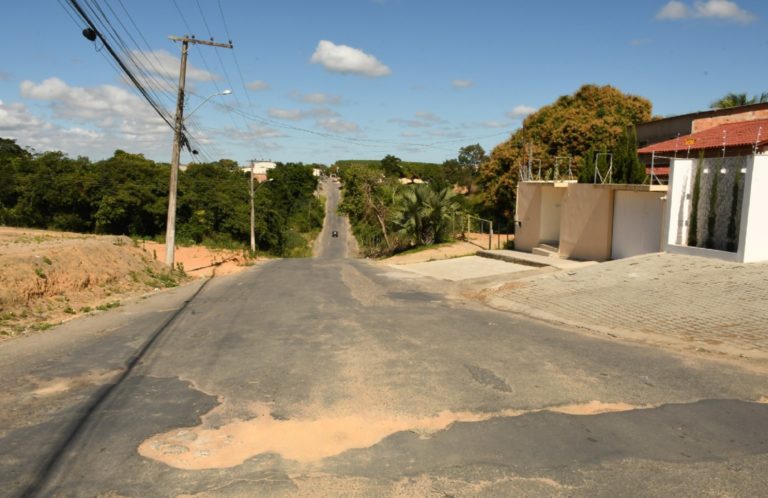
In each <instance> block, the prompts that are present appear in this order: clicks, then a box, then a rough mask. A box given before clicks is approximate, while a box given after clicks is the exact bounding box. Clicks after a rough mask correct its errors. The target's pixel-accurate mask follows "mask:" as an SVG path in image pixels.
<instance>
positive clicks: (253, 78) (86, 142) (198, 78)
mask: <svg viewBox="0 0 768 498" xmlns="http://www.w3.org/2000/svg"><path fill="white" fill-rule="evenodd" d="M79 3H80V4H81V5H82V6H83V7H84V8H85V9H86V11H87V12H92V13H93V15H92V17H93V16H95V15H96V14H95V13H98V12H99V8H100V9H101V11H102V12H103V13H104V16H105V17H106V18H108V19H109V20H110V22H111V24H112V26H113V28H114V29H115V30H116V31H117V32H118V33H120V36H121V37H122V39H123V40H124V41H125V42H126V48H127V49H129V50H134V51H135V50H141V53H137V52H135V54H136V56H137V57H138V58H140V60H142V61H145V65H146V66H147V70H148V72H149V73H152V74H151V80H149V81H150V83H151V84H149V85H148V86H150V87H153V91H155V92H156V95H157V96H158V100H159V101H160V103H161V104H162V105H163V106H164V108H166V109H167V110H168V112H171V113H172V112H173V109H174V105H175V94H174V93H173V92H172V87H173V86H175V84H176V79H177V74H178V57H179V50H180V47H179V44H178V43H173V42H171V41H169V40H168V39H167V37H168V35H184V34H195V35H197V36H198V38H209V37H210V36H213V37H214V38H215V39H216V40H217V41H226V40H227V39H228V36H231V37H232V41H233V43H234V46H235V48H234V50H226V49H216V48H211V47H193V48H192V49H191V50H190V57H189V65H190V67H189V72H188V79H187V82H188V88H189V89H190V94H189V95H188V102H187V111H191V110H192V109H194V108H195V107H196V106H197V105H198V104H200V102H202V100H203V99H204V98H205V97H207V96H209V95H211V94H214V93H216V92H219V91H222V90H224V89H231V90H232V91H233V94H232V95H229V96H217V97H214V98H212V99H211V100H210V101H209V102H208V103H206V104H205V105H203V106H202V107H200V108H199V109H198V110H197V111H195V113H194V114H193V115H192V116H190V117H189V120H188V122H187V125H188V128H189V130H190V135H191V137H192V139H193V143H194V145H195V147H196V148H197V149H198V150H199V151H200V154H199V155H198V156H197V159H198V160H206V159H219V158H222V157H226V158H231V159H235V160H237V161H238V162H241V163H245V162H246V161H247V160H248V159H251V158H264V159H267V158H269V159H273V160H277V161H304V162H323V163H326V164H328V163H332V162H333V161H335V160H338V159H350V158H370V159H380V158H382V157H384V156H385V155H386V154H394V155H397V156H398V157H401V158H402V159H405V160H412V161H434V162H442V161H443V160H445V159H448V158H452V157H455V156H456V155H457V151H458V149H459V148H460V147H462V146H464V145H468V144H472V143H480V144H481V145H482V146H483V147H484V148H486V150H489V151H490V150H491V149H492V148H493V147H494V146H495V145H496V144H498V143H500V142H502V141H503V140H504V139H505V138H506V137H507V136H508V135H509V133H511V132H512V131H514V130H515V129H516V128H518V127H519V126H520V124H521V119H522V118H523V117H524V116H525V114H526V113H528V112H531V111H532V110H534V109H537V108H539V107H541V106H544V105H547V104H549V103H551V102H552V101H554V100H555V99H556V98H557V97H558V96H560V95H563V94H568V93H573V92H574V91H576V90H577V89H578V88H579V87H580V86H581V85H583V84H585V83H596V84H601V85H602V84H610V85H613V86H615V87H617V88H619V89H621V90H622V91H624V92H627V93H632V94H636V95H640V96H643V97H646V98H648V99H649V100H650V101H651V102H652V103H653V110H654V114H656V115H662V116H667V115H674V114H681V113H686V112H694V111H699V110H704V109H706V108H708V106H709V104H710V103H711V102H712V101H713V100H715V99H717V98H718V97H720V96H722V95H724V94H725V93H728V92H747V93H749V94H750V95H753V94H759V93H761V92H765V91H768V78H767V77H766V76H768V74H767V73H768V68H766V65H765V55H766V53H767V52H768V29H766V20H767V19H768V5H767V4H766V3H765V2H764V0H736V1H735V2H734V1H729V0H698V1H697V0H682V1H677V0H673V1H668V0H637V1H633V2H618V1H613V2H606V1H596V0H583V1H546V0H541V1H538V2H531V1H519V0H506V1H501V0H475V1H472V2H470V1H466V0H465V1H460V0H441V1H438V0H347V1H330V0H329V1H325V2H318V1H309V0H305V1H298V0H282V1H272V2H263V1H245V0H153V1H151V2H150V1H145V0H122V1H120V0H79ZM66 5H68V1H67V0H60V1H54V0H46V1H43V0H30V1H28V2H13V4H10V5H6V6H4V12H3V20H4V22H3V29H2V30H1V31H0V47H2V49H0V50H2V56H1V57H0V136H3V137H10V138H15V139H16V140H17V141H18V142H19V143H20V144H21V145H23V146H30V147H33V148H34V149H35V150H38V151H43V150H62V151H64V152H66V153H67V154H69V155H71V156H77V155H86V156H89V157H91V158H92V159H100V158H103V157H108V156H110V155H111V154H112V152H113V151H114V150H115V149H117V148H120V149H123V150H127V151H129V152H136V153H143V154H145V155H146V156H147V157H151V158H153V159H156V160H160V161H169V160H170V150H171V140H172V132H171V130H170V128H169V127H168V126H167V125H166V124H165V123H164V122H163V121H161V120H160V119H159V117H158V116H157V114H155V112H154V111H153V110H152V109H151V108H150V107H149V105H147V104H146V103H144V101H143V100H142V99H141V98H140V97H139V96H138V95H137V92H136V91H135V90H134V89H133V87H132V86H131V85H130V84H127V83H126V82H125V81H124V79H123V77H122V75H121V74H120V73H119V72H118V71H117V70H116V69H115V68H114V67H113V65H112V64H111V62H110V60H111V59H110V58H109V57H108V56H107V55H106V50H105V49H104V47H102V46H101V44H100V43H96V44H94V43H92V42H89V41H87V40H86V39H85V38H84V37H83V36H82V35H81V34H80V32H81V30H82V28H83V23H82V21H81V20H78V19H76V18H75V19H73V18H72V17H71V16H72V10H71V9H69V8H65V6H66ZM90 9H93V10H90ZM180 12H181V13H180ZM222 14H223V15H222ZM182 16H183V17H182ZM114 48H116V49H119V47H114ZM189 159H190V156H189V155H188V154H187V153H185V154H184V156H183V157H182V161H183V162H186V161H188V160H189Z"/></svg>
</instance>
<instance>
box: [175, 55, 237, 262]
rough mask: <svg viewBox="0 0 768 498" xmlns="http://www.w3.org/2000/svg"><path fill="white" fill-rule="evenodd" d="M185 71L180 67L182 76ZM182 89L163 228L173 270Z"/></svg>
mask: <svg viewBox="0 0 768 498" xmlns="http://www.w3.org/2000/svg"><path fill="white" fill-rule="evenodd" d="M184 70H185V68H184V67H182V74H183V71H184ZM231 93H232V90H224V91H223V92H217V93H214V94H213V95H210V96H208V97H206V98H205V99H203V101H202V102H200V104H198V106H197V107H195V108H194V109H192V112H190V113H189V115H187V118H189V117H190V116H192V114H194V113H195V111H197V110H198V109H200V107H201V106H202V105H203V104H205V103H206V102H208V101H209V100H211V99H212V98H213V97H216V96H219V95H229V94H231ZM184 119H185V118H184V88H183V86H180V89H179V96H178V99H177V102H176V121H175V124H174V130H173V153H172V155H171V180H170V182H169V186H168V221H167V223H166V228H165V264H166V265H168V267H170V268H171V269H173V259H174V250H175V248H176V186H177V183H178V180H179V158H180V156H181V139H182V136H183V133H184Z"/></svg>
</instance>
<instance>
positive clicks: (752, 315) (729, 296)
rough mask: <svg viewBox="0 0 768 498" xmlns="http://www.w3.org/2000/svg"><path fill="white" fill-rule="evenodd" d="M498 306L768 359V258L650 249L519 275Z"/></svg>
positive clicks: (501, 292) (493, 301) (495, 299)
mask: <svg viewBox="0 0 768 498" xmlns="http://www.w3.org/2000/svg"><path fill="white" fill-rule="evenodd" d="M485 295H486V302H487V303H488V304H489V305H491V306H493V307H495V308H499V309H503V310H507V311H512V312H516V313H520V314H523V315H526V316H529V317H533V318H537V319H542V320H546V321H551V322H556V323H563V324H568V325H572V326H577V327H581V328H586V329H590V330H594V331H598V332H602V333H606V334H609V335H611V336H620V337H626V338H631V339H635V340H641V341H643V342H649V343H659V344H674V345H676V346H678V347H680V348H682V349H688V350H690V349H694V350H707V351H711V352H717V353H723V354H727V355H730V356H742V357H747V358H756V359H761V360H768V263H753V264H735V263H728V262H724V261H718V260H713V259H707V258H700V257H692V256H682V255H676V254H649V255H644V256H638V257H634V258H627V259H622V260H617V261H610V262H606V263H601V264H595V265H590V266H583V267H576V268H571V269H563V270H561V271H557V272H550V273H546V274H541V275H536V276H531V277H527V278H522V279H517V280H514V281H511V282H507V283H505V284H499V285H497V286H496V287H495V288H491V289H487V290H486V292H485Z"/></svg>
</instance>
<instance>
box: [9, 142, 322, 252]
mask: <svg viewBox="0 0 768 498" xmlns="http://www.w3.org/2000/svg"><path fill="white" fill-rule="evenodd" d="M168 178H169V166H168V165H167V164H162V163H155V162H154V161H151V160H149V159H146V158H145V157H144V156H142V155H141V154H129V153H127V152H124V151H121V150H117V151H115V153H114V155H113V156H112V157H110V158H109V159H105V160H103V161H97V162H91V161H90V160H89V159H88V158H85V157H78V158H76V159H72V158H69V157H67V156H66V155H64V154H63V153H62V152H45V153H41V154H35V153H32V152H29V151H27V150H25V149H23V148H22V147H20V146H19V145H18V144H16V142H15V141H14V140H10V139H4V138H0V224H3V225H9V226H19V227H32V228H48V229H56V230H67V231H74V232H84V233H101V234H118V235H130V236H137V237H146V238H158V239H161V238H162V237H163V236H164V234H165V223H166V213H167V206H168ZM268 178H269V180H270V181H269V182H268V183H267V184H264V185H259V186H258V188H257V189H256V194H255V196H254V204H255V207H256V209H255V212H256V223H255V227H256V230H255V231H256V242H257V246H258V249H259V250H261V251H264V252H268V253H271V254H274V255H280V256H282V255H302V254H306V253H307V248H308V241H307V239H308V238H309V236H307V235H306V234H312V233H316V232H317V231H319V229H320V228H321V227H322V221H323V206H322V204H321V202H320V200H319V199H318V198H317V197H316V196H315V195H314V192H315V189H316V188H317V178H316V177H314V176H313V174H312V168H311V167H310V166H305V165H302V164H300V163H299V164H278V165H277V167H276V168H274V169H273V170H271V171H270V172H269V174H268ZM249 196H250V194H249V181H248V172H247V171H244V170H242V169H241V168H239V167H238V165H237V163H235V162H234V161H231V160H227V159H222V160H220V161H216V162H212V163H198V164H191V165H189V167H188V168H187V169H186V171H181V172H180V174H179V184H178V208H177V228H176V230H177V241H178V242H179V243H181V244H184V243H205V244H208V245H214V246H220V247H245V246H246V245H247V244H248V240H249V227H250V218H249V217H250V209H249Z"/></svg>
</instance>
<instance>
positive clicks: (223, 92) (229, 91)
mask: <svg viewBox="0 0 768 498" xmlns="http://www.w3.org/2000/svg"><path fill="white" fill-rule="evenodd" d="M219 95H232V90H224V91H221V92H218V93H214V94H213V95H209V96H207V97H206V98H204V99H203V101H202V102H200V103H199V104H197V107H195V108H194V109H192V112H190V113H189V114H187V116H186V117H185V118H184V119H189V118H190V116H192V115H193V114H194V113H195V111H197V110H198V109H200V108H201V107H202V106H203V104H205V103H206V102H208V101H209V100H211V99H212V98H214V97H218V96H219Z"/></svg>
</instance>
